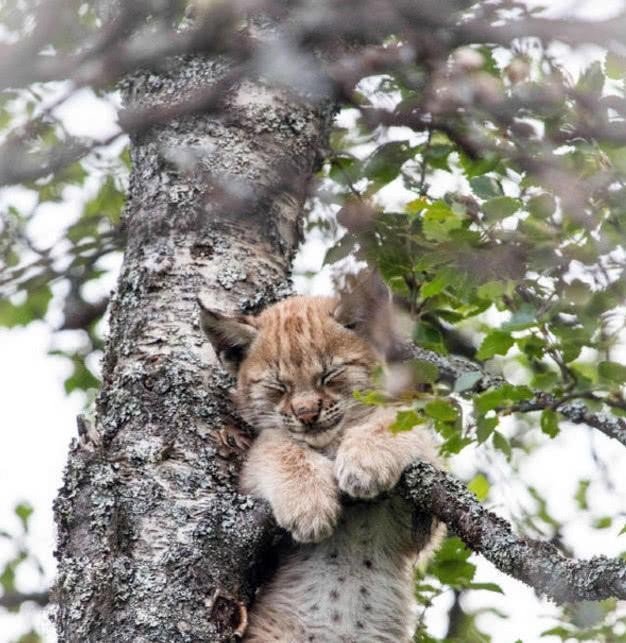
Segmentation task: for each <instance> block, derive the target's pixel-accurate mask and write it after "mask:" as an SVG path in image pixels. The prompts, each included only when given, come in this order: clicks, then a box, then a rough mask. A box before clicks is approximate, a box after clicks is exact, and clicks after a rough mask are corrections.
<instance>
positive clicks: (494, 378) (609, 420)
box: [393, 343, 626, 446]
mask: <svg viewBox="0 0 626 643" xmlns="http://www.w3.org/2000/svg"><path fill="white" fill-rule="evenodd" d="M393 357H394V359H399V360H407V359H419V360H424V361H425V362H430V363H431V364H434V365H435V366H437V368H438V369H439V376H440V378H441V379H442V380H443V381H445V382H448V383H450V384H452V383H454V382H455V381H456V380H457V379H458V378H459V377H461V375H465V374H466V373H476V374H478V375H480V379H478V380H477V381H476V383H475V384H474V385H473V386H472V387H471V389H469V390H468V391H467V392H468V393H469V392H474V393H480V392H482V391H486V390H487V389H490V388H496V387H498V386H502V385H503V384H506V380H505V379H504V378H503V377H501V376H499V375H492V374H491V373H487V372H486V371H485V370H484V369H483V368H482V367H481V366H480V365H479V364H477V363H476V362H473V361H472V360H469V359H467V358H465V357H459V356H457V355H447V356H444V355H439V354H438V353H435V352H434V351H430V350H426V349H424V348H420V347H419V346H416V345H415V344H412V343H406V344H403V345H401V346H399V347H398V348H397V349H396V351H395V353H394V355H393ZM575 395H576V394H572V396H575ZM587 396H588V395H587V393H585V392H584V391H583V392H581V393H580V395H579V397H587ZM598 401H603V400H602V399H601V398H598ZM543 409H553V410H555V411H558V412H559V413H560V414H561V415H562V416H563V417H565V418H567V419H568V420H569V421H570V422H573V423H574V424H586V425H587V426H590V427H592V428H594V429H598V431H601V432H602V433H604V434H605V435H607V436H608V437H610V438H613V439H614V440H617V441H618V442H620V443H621V444H623V445H624V446H626V421H624V420H623V419H622V418H619V417H616V416H613V415H611V414H610V413H604V412H602V411H598V412H593V411H590V410H589V408H588V407H587V406H586V405H585V404H584V403H583V402H582V401H581V400H579V399H574V400H570V399H568V400H559V399H558V398H556V397H555V396H553V395H549V394H547V393H544V392H543V391H535V394H534V397H533V398H532V399H531V400H528V401H526V402H521V403H520V404H517V405H515V406H512V407H509V408H507V409H506V410H507V411H508V412H517V413H529V412H531V411H540V410H543ZM503 410H504V409H503Z"/></svg>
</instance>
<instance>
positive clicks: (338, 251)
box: [322, 234, 356, 266]
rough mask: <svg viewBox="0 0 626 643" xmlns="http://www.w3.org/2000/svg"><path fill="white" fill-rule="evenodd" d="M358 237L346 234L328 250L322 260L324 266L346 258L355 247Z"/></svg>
mask: <svg viewBox="0 0 626 643" xmlns="http://www.w3.org/2000/svg"><path fill="white" fill-rule="evenodd" d="M355 243H356V237H355V236H354V235H352V234H346V235H344V236H343V237H341V239H339V241H338V242H337V243H336V244H335V245H334V246H333V247H332V248H329V249H328V250H327V251H326V256H325V257H324V261H323V262H322V265H323V266H326V265H328V264H331V263H336V262H337V261H341V259H345V258H346V257H347V256H348V255H349V254H350V253H351V252H352V250H353V249H354V244H355Z"/></svg>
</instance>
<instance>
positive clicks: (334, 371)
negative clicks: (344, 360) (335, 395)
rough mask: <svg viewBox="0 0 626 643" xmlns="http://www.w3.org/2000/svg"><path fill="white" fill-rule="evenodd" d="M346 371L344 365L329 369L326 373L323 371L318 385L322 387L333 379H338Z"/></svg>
mask: <svg viewBox="0 0 626 643" xmlns="http://www.w3.org/2000/svg"><path fill="white" fill-rule="evenodd" d="M345 370H346V367H345V365H344V364H341V365H340V366H336V367H335V368H331V369H329V370H328V371H325V372H324V373H322V376H321V377H320V384H321V385H322V386H326V384H328V383H329V382H332V381H333V380H334V379H335V378H337V377H339V376H340V375H341V374H342V373H343V372H344V371H345Z"/></svg>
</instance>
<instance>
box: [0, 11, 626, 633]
mask: <svg viewBox="0 0 626 643" xmlns="http://www.w3.org/2000/svg"><path fill="white" fill-rule="evenodd" d="M527 1H528V4H532V5H544V6H545V5H548V6H549V7H550V10H549V12H550V14H551V15H561V14H562V13H563V11H564V10H567V9H568V8H569V9H570V10H571V9H574V10H575V11H573V13H575V15H577V16H581V17H582V16H584V17H588V18H598V19H599V18H602V17H604V16H607V15H612V14H615V13H616V12H618V11H619V10H620V9H623V8H624V6H625V2H624V1H623V0H602V1H601V2H599V1H598V0H592V1H584V2H583V1H580V2H572V1H571V0H558V1H555V0H552V1H549V0H546V1H545V2H539V1H538V0H527ZM595 52H597V50H594V49H589V50H585V53H584V55H581V56H579V57H570V59H569V61H568V65H569V66H570V68H572V67H574V68H579V67H580V66H581V65H582V64H584V62H585V61H586V60H588V59H589V58H590V57H592V56H593V55H594V53H595ZM572 72H573V73H575V72H576V69H572ZM63 110H64V111H63V117H64V120H65V122H66V123H67V125H68V129H70V130H72V131H73V133H75V134H78V135H83V134H91V135H96V133H97V134H98V135H100V136H103V137H104V136H106V135H108V134H110V133H111V132H112V131H114V130H115V123H114V113H113V110H112V109H111V108H110V106H107V105H105V104H103V102H102V101H97V100H95V99H94V97H93V95H92V94H91V93H90V92H89V91H84V92H81V94H80V95H79V96H77V97H76V98H75V99H73V101H72V103H71V104H70V105H67V106H65V107H64V108H63ZM0 196H1V199H0V207H2V205H6V204H7V202H9V201H11V200H13V199H18V200H21V199H23V198H24V197H23V194H20V193H19V191H15V190H11V191H6V192H5V193H4V194H2V195H0ZM22 202H23V201H22ZM77 210H78V204H76V203H74V204H73V205H72V204H67V203H66V204H63V205H62V206H59V207H55V206H52V207H50V209H49V211H48V212H46V213H42V214H43V215H44V216H40V217H39V220H38V222H37V226H38V227H37V230H36V232H37V236H38V237H39V239H40V240H41V241H42V243H45V242H47V243H50V242H51V241H53V240H54V239H56V238H57V235H58V232H59V230H61V229H62V228H63V227H65V225H67V221H68V219H67V217H68V213H69V216H75V213H76V212H77ZM324 251H325V248H324V247H323V244H322V243H321V242H320V241H318V240H315V239H313V240H311V241H310V242H309V243H308V244H306V245H305V247H304V248H303V249H302V251H301V252H300V255H299V257H298V260H297V268H298V269H299V270H313V271H315V270H317V269H318V268H319V267H320V264H321V260H322V257H323V254H324ZM305 284H306V281H305V280H296V286H299V287H300V289H304V288H305V287H311V288H312V289H313V290H314V291H316V292H325V291H326V292H327V289H328V284H329V279H328V274H327V272H324V273H322V274H321V275H320V276H318V277H316V278H315V279H314V280H313V283H312V286H305ZM108 287H109V286H108V284H107V285H106V286H105V289H107V288H108ZM55 318H56V320H57V321H58V318H59V317H58V311H57V312H56V313H55V312H54V311H53V313H52V321H53V322H54V320H55ZM54 341H55V342H56V343H58V342H59V341H61V342H63V341H68V342H71V341H75V334H74V335H68V336H67V337H66V338H65V339H63V338H61V339H58V338H57V339H55V340H54ZM52 343H53V339H52V337H51V333H50V331H49V328H48V327H47V326H46V325H44V324H43V323H41V322H37V323H34V324H31V325H30V326H29V327H28V328H26V329H15V330H11V331H7V330H4V329H0V360H1V361H0V364H1V367H0V409H1V413H0V419H1V422H2V424H1V425H0V528H5V529H8V530H10V531H17V528H18V522H17V520H16V519H15V516H14V514H13V507H14V506H15V504H16V503H17V502H19V501H22V500H26V501H28V502H30V503H32V504H33V505H34V507H35V513H34V515H33V517H32V519H31V533H30V535H29V537H28V542H29V548H31V549H32V551H34V552H36V554H37V556H38V557H39V558H40V560H41V562H42V564H43V566H44V569H45V570H46V575H45V578H44V579H40V578H39V577H38V574H37V573H36V571H35V570H34V569H29V568H24V567H22V568H20V572H19V575H18V585H19V587H20V588H21V589H23V590H38V589H42V588H44V587H46V586H47V585H48V584H49V583H50V582H51V581H52V579H53V577H54V560H53V558H52V555H51V552H52V550H53V547H54V527H53V522H52V511H51V505H52V500H53V498H54V497H55V495H56V491H57V488H58V487H59V485H60V481H61V475H62V470H63V466H64V462H65V458H66V453H67V445H68V444H69V441H70V439H71V438H72V437H74V436H75V417H76V415H77V414H78V413H79V412H80V411H81V409H82V405H83V400H82V398H81V396H80V395H79V394H74V395H72V396H69V397H68V396H66V395H65V394H64V391H63V385H62V382H63V380H64V378H65V377H66V376H67V372H68V365H67V363H66V361H65V360H63V359H61V358H55V357H48V356H46V353H47V351H48V350H49V348H50V346H51V345H52ZM538 439H540V440H543V441H545V442H546V446H545V447H544V448H541V449H539V450H538V452H537V454H536V455H534V456H533V457H532V458H530V459H528V461H526V462H525V464H524V466H523V468H522V472H521V474H522V476H523V478H526V479H528V480H531V481H533V483H534V484H536V486H537V487H538V488H539V489H540V490H541V491H542V492H543V493H544V494H545V495H546V496H547V497H548V499H549V508H550V511H551V512H552V513H553V514H554V515H555V517H556V518H558V519H562V520H564V521H566V522H567V521H568V520H571V519H572V518H573V517H574V516H575V515H576V509H575V507H574V505H573V503H572V497H573V495H574V492H575V487H576V481H577V480H578V479H579V478H581V477H589V478H594V477H596V475H597V468H596V465H595V464H594V462H593V461H592V460H591V458H590V457H589V444H590V440H592V441H593V443H594V445H595V447H596V450H597V453H598V455H599V458H600V460H601V461H603V462H606V464H607V469H608V471H609V472H610V475H611V477H612V479H613V482H615V483H616V484H617V485H618V487H617V489H616V491H615V493H614V495H613V496H607V495H606V494H604V493H602V492H601V490H600V489H599V488H598V489H596V490H594V488H593V487H592V489H591V490H590V498H591V499H592V501H593V504H594V507H595V508H596V512H595V516H596V517H597V516H599V515H604V514H606V515H614V514H615V513H617V511H618V510H619V509H620V508H624V507H626V502H625V500H626V479H625V478H624V476H623V475H620V472H621V471H623V469H624V465H625V464H626V454H625V453H624V450H623V447H620V446H618V445H615V444H613V443H612V442H611V441H610V440H609V439H608V438H605V437H604V436H602V435H598V434H597V433H591V432H590V431H589V430H587V429H585V428H583V427H578V426H566V427H565V428H564V430H563V431H562V432H561V434H560V435H559V436H558V438H557V439H556V440H554V441H552V442H551V443H548V442H549V441H548V440H547V439H544V438H543V437H539V438H538ZM563 454H567V459H564V458H563ZM485 457H486V456H485V454H484V453H483V452H476V451H474V450H470V449H467V450H466V451H465V452H464V453H463V454H462V455H461V456H460V457H458V458H455V459H454V461H453V463H452V468H453V470H454V471H455V472H457V473H458V474H459V475H469V474H470V473H471V472H472V471H473V470H474V468H475V466H476V463H477V462H478V463H483V464H484V465H485V466H484V468H486V469H488V470H489V471H490V472H492V473H494V483H495V488H494V490H493V493H492V496H491V497H490V503H489V504H490V506H492V507H493V508H494V509H495V510H496V511H498V512H499V513H501V514H502V515H504V516H505V517H506V516H507V515H508V512H509V509H510V508H511V507H513V508H514V509H513V512H514V513H516V514H517V515H519V511H518V509H519V503H520V500H519V499H520V498H523V497H524V496H523V494H521V493H520V486H519V483H517V482H516V481H515V480H511V479H510V478H509V477H508V475H507V468H506V467H505V466H504V465H503V463H501V462H498V461H497V457H496V458H495V461H493V460H492V461H490V462H489V463H484V458H485ZM621 526H622V525H621V524H617V525H614V526H613V527H612V528H611V529H607V530H604V531H602V532H598V531H595V530H591V529H589V528H588V525H586V524H581V521H579V522H578V523H575V524H574V525H571V526H570V527H568V529H567V530H566V536H567V539H568V542H569V543H571V544H573V545H574V547H575V550H576V551H575V553H576V555H578V556H591V555H593V554H598V553H603V554H607V555H615V554H618V553H620V552H621V551H622V550H623V549H626V546H625V545H626V535H625V536H621V537H618V536H617V533H618V531H619V530H620V529H621ZM9 554H10V548H9V547H7V544H6V542H5V541H4V540H3V539H2V538H0V565H2V561H4V560H5V559H6V558H7V557H8V556H9ZM477 576H478V577H477V578H476V580H477V581H485V582H486V581H491V582H498V583H499V584H500V585H501V586H502V588H503V589H504V590H505V596H503V597H500V596H498V595H493V594H489V595H486V596H485V593H484V592H473V593H472V596H471V600H470V602H469V603H468V607H472V608H475V607H478V606H479V605H482V604H485V605H494V606H497V607H500V608H501V609H502V610H503V611H505V612H507V613H509V614H511V615H512V617H511V618H510V619H509V620H507V621H501V620H500V619H498V618H497V617H494V616H489V615H485V616H484V617H483V620H482V621H481V626H482V627H483V628H484V629H486V630H487V631H488V632H491V633H492V634H493V636H494V641H495V642H496V643H500V642H509V641H510V642H511V643H512V642H513V641H515V640H516V639H518V638H520V639H522V640H523V641H524V643H534V642H535V641H539V640H540V639H539V634H540V632H541V631H543V630H545V629H548V628H549V627H552V626H553V625H554V624H555V623H554V620H553V619H552V618H550V617H551V615H554V613H555V608H554V607H552V606H551V605H549V604H547V603H545V602H540V601H538V600H537V599H536V598H535V596H534V594H533V592H532V590H530V589H529V588H527V587H526V586H524V585H522V584H521V583H519V582H517V581H515V580H512V579H510V578H507V577H504V576H503V575H501V574H499V573H497V572H496V571H495V570H494V569H493V568H492V567H491V565H489V564H488V563H484V562H481V563H479V572H478V575H477ZM449 601H450V597H449V596H444V597H443V598H442V599H441V600H440V601H438V603H439V610H433V617H432V619H431V620H432V627H433V634H435V635H442V634H443V631H444V629H445V625H446V623H445V619H444V618H443V614H445V610H444V608H445V607H447V605H448V603H449ZM31 626H34V627H36V628H37V629H38V630H39V631H40V633H45V641H46V643H53V641H55V636H54V632H53V629H52V626H51V625H50V624H48V623H47V620H46V618H45V616H44V615H43V614H42V613H41V612H40V611H39V610H34V609H31V608H29V607H28V606H24V607H23V608H22V609H21V611H20V612H19V614H17V615H9V614H0V641H4V640H6V641H8V640H11V639H13V638H15V637H17V636H18V635H20V634H23V633H24V631H25V630H26V629H28V628H29V627H31ZM556 640H557V639H556V638H553V637H550V638H543V639H541V641H545V642H546V643H551V641H556Z"/></svg>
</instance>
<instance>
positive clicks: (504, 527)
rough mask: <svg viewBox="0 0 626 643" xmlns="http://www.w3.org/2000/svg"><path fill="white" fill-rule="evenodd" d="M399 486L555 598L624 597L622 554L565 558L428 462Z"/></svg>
mask: <svg viewBox="0 0 626 643" xmlns="http://www.w3.org/2000/svg"><path fill="white" fill-rule="evenodd" d="M401 489H402V492H403V494H404V495H405V497H407V498H409V499H410V500H412V501H413V502H414V503H415V505H416V507H417V508H418V509H420V510H422V511H425V512H427V513H430V514H433V515H434V516H436V517H437V518H439V519H440V520H442V521H443V522H445V523H446V524H447V525H448V528H449V529H450V530H451V531H452V532H454V533H456V534H457V535H458V536H459V538H461V539H462V540H463V541H464V542H465V544H466V545H467V546H468V547H470V548H471V549H473V550H474V551H476V552H480V553H481V554H482V555H483V556H484V557H485V558H486V559H487V560H489V561H490V562H491V563H493V564H494V565H495V566H496V567H497V568H498V569H499V570H500V571H501V572H504V573H505V574H508V575H509V576H512V577H513V578H517V579H518V580H520V581H522V582H523V583H526V584H527V585H529V586H530V587H532V588H533V589H535V591H536V592H538V593H539V594H541V595H542V596H546V597H547V598H550V599H551V600H553V601H554V602H556V603H569V602H574V601H585V600H587V601H599V600H604V599H606V598H620V599H624V598H626V562H624V561H623V560H622V559H621V558H607V557H606V556H595V557H594V558H590V559H588V560H577V559H572V558H566V557H565V556H563V555H562V554H561V553H560V552H559V550H558V549H557V548H556V547H555V546H554V545H553V544H552V543H549V542H543V541H538V540H532V539H530V538H524V537H518V536H516V535H515V534H514V533H513V530H512V528H511V525H509V523H508V522H506V520H503V519H502V518H500V517H499V516H497V515H496V514H494V513H493V512H491V511H489V510H488V509H486V508H485V507H484V506H483V505H482V504H481V503H480V502H479V501H478V499H477V498H476V497H475V496H474V494H472V493H471V492H470V491H468V490H467V488H466V487H465V485H464V484H463V483H462V482H461V481H460V480H458V479H456V478H455V477H454V476H451V475H449V474H447V473H445V472H444V471H440V470H437V469H435V468H434V467H433V466H432V465H430V464H428V463H426V462H415V463H413V464H411V465H409V466H408V467H407V468H406V470H405V472H404V476H403V480H402V487H401Z"/></svg>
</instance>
